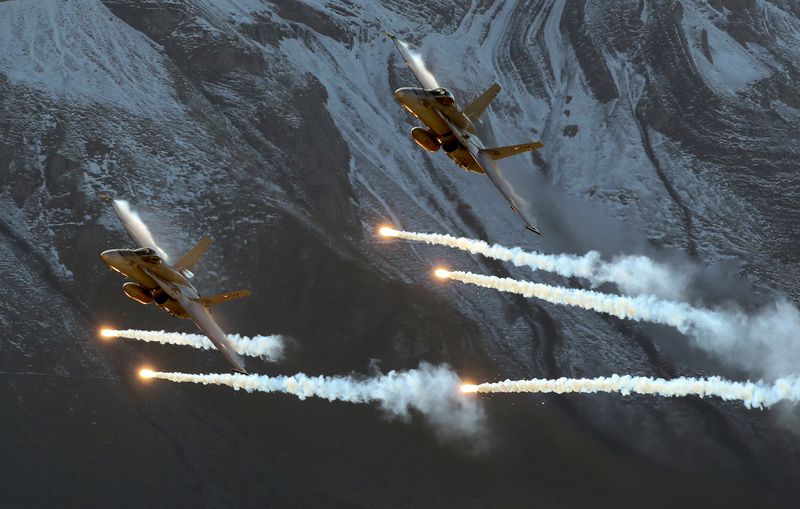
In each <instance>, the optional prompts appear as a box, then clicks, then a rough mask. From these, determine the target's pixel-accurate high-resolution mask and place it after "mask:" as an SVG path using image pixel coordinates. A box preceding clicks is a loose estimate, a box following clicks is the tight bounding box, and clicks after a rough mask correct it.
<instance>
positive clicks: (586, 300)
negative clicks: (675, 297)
mask: <svg viewBox="0 0 800 509" xmlns="http://www.w3.org/2000/svg"><path fill="white" fill-rule="evenodd" d="M436 275H437V276H439V277H442V278H447V279H453V280H456V281H461V282H462V283H469V284H473V285H476V286H482V287H484V288H492V289H494V290H499V291H501V292H509V293H516V294H518V295H522V296H524V297H529V298H530V297H536V298H538V299H542V300H545V301H547V302H551V303H553V304H562V305H567V306H575V307H579V308H583V309H589V310H592V311H597V312H598V313H605V314H609V315H612V316H616V317H617V318H623V319H628V320H635V321H646V322H653V323H660V324H664V325H671V326H673V327H675V328H677V329H678V330H679V331H681V332H683V333H689V332H690V331H691V329H692V327H694V326H702V327H706V328H709V329H714V328H715V327H717V326H718V325H720V324H718V323H717V322H719V319H718V317H717V316H716V314H715V313H714V312H713V311H708V310H701V309H695V308H693V307H691V306H690V305H688V304H685V303H682V302H670V301H665V300H660V299H658V298H656V297H653V296H652V295H640V296H636V297H625V296H621V295H612V294H607V293H601V292H596V291H593V290H581V289H575V288H564V287H561V286H550V285H546V284H542V283H532V282H530V281H519V280H516V279H511V278H500V277H496V276H484V275H481V274H473V273H472V272H460V271H447V270H444V269H439V270H437V271H436Z"/></svg>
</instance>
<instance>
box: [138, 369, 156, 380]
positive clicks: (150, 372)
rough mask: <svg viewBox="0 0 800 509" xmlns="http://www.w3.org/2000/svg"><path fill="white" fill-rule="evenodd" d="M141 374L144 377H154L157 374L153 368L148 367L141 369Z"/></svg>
mask: <svg viewBox="0 0 800 509" xmlns="http://www.w3.org/2000/svg"><path fill="white" fill-rule="evenodd" d="M139 376H140V377H142V378H153V377H154V376H156V374H155V371H153V370H152V369H146V368H145V369H142V370H139Z"/></svg>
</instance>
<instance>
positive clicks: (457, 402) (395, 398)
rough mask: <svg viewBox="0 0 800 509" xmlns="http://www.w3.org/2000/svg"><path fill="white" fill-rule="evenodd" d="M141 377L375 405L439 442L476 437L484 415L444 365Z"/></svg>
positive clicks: (147, 374)
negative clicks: (374, 373) (369, 371)
mask: <svg viewBox="0 0 800 509" xmlns="http://www.w3.org/2000/svg"><path fill="white" fill-rule="evenodd" d="M141 375H142V376H143V377H145V378H158V379H162V380H169V381H172V382H190V383H196V384H203V385H226V386H228V387H232V388H233V389H235V390H244V391H247V392H267V393H272V392H279V393H283V394H292V395H294V396H297V397H298V398H300V399H301V400H304V399H306V398H311V397H314V398H321V399H326V400H328V401H346V402H349V403H372V402H375V403H378V404H379V405H380V407H381V408H382V409H383V410H384V411H385V412H386V413H387V414H389V415H391V416H394V417H399V418H402V419H409V418H410V417H411V410H415V411H417V412H419V413H420V414H422V416H423V417H424V418H425V420H427V421H428V422H429V423H430V424H432V425H433V426H434V428H435V429H436V431H437V433H438V434H439V435H440V436H441V437H443V438H470V439H475V438H482V432H483V431H484V429H485V421H486V415H485V413H484V411H483V408H482V407H481V406H480V405H479V403H478V402H476V401H474V400H471V399H469V398H466V397H464V395H463V394H462V393H461V391H460V390H459V387H460V385H461V381H460V380H459V378H458V376H456V374H455V373H454V372H453V371H452V370H451V369H450V368H449V367H447V366H433V365H431V364H428V363H422V364H420V366H419V369H412V370H409V371H402V372H398V371H390V372H389V373H387V374H385V375H381V376H378V377H375V378H369V379H358V378H355V377H353V376H308V375H305V374H303V373H299V374H297V375H292V376H274V377H271V376H265V375H242V374H187V373H163V372H157V371H150V370H143V371H142V372H141Z"/></svg>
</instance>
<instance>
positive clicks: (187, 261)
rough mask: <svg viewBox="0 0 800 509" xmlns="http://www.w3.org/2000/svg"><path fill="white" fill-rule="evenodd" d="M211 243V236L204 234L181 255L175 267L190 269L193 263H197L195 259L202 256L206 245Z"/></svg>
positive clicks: (206, 247)
mask: <svg viewBox="0 0 800 509" xmlns="http://www.w3.org/2000/svg"><path fill="white" fill-rule="evenodd" d="M210 245H211V238H210V237H209V236H205V237H203V238H202V239H200V242H198V243H197V244H195V246H194V247H193V248H192V249H190V250H189V252H188V253H186V254H185V255H183V256H182V257H181V259H180V260H178V262H177V263H176V264H175V268H176V269H178V270H181V271H183V270H191V269H192V268H193V267H194V266H195V265H197V261H198V260H199V259H200V257H201V256H203V253H205V252H206V250H207V249H208V246H210Z"/></svg>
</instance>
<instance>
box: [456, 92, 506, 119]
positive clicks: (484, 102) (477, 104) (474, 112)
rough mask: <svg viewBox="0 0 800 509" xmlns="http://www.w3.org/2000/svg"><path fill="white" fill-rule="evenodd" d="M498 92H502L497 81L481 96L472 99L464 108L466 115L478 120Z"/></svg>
mask: <svg viewBox="0 0 800 509" xmlns="http://www.w3.org/2000/svg"><path fill="white" fill-rule="evenodd" d="M498 92H500V85H498V84H497V83H495V84H494V85H492V86H491V87H489V89H488V90H486V92H484V93H482V94H481V95H480V97H478V98H477V99H475V100H474V101H472V103H471V104H470V105H469V106H467V107H466V108H464V115H466V116H468V117H469V119H470V120H472V121H473V122H477V121H478V117H480V116H481V114H482V113H483V112H484V110H486V107H487V106H489V103H491V102H492V101H493V100H494V98H495V96H497V93H498Z"/></svg>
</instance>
